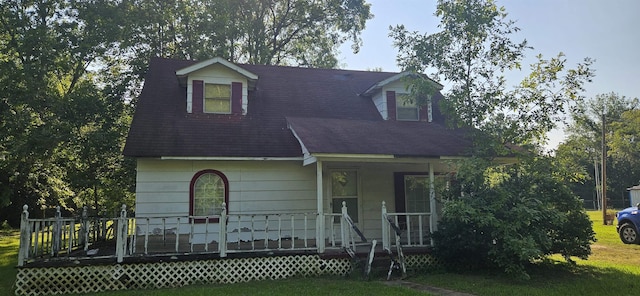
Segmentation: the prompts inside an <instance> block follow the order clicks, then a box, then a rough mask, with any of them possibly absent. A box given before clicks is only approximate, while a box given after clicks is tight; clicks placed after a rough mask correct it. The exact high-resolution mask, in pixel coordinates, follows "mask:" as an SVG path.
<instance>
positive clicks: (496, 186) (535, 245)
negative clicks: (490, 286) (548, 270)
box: [434, 157, 595, 278]
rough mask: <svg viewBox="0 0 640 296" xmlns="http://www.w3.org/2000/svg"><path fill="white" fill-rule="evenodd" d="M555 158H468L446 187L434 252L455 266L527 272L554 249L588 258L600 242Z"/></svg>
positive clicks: (565, 254)
mask: <svg viewBox="0 0 640 296" xmlns="http://www.w3.org/2000/svg"><path fill="white" fill-rule="evenodd" d="M564 176H565V174H564V172H563V171H562V170H561V169H560V168H558V167H557V166H556V165H554V163H553V162H552V159H550V158H548V157H536V158H530V159H523V160H521V161H520V162H519V163H517V164H512V165H501V166H496V165H492V164H491V162H489V161H487V160H482V159H470V160H467V161H465V162H464V163H462V164H461V167H460V169H459V172H458V174H457V175H456V176H455V180H452V181H454V182H450V184H449V186H447V187H446V188H444V189H443V190H442V195H441V196H442V198H443V203H444V204H443V215H442V219H441V221H440V223H439V224H438V231H437V232H435V233H434V242H435V254H436V256H438V257H439V258H440V259H441V260H442V262H447V263H449V265H450V266H451V267H453V268H458V269H467V268H497V269H501V270H503V271H504V272H506V273H508V274H511V275H514V276H517V277H521V278H528V274H527V272H526V268H525V267H526V265H527V264H528V263H529V262H531V261H533V260H536V259H543V258H545V257H546V256H547V255H551V254H562V255H563V256H564V257H565V258H567V259H569V258H570V256H577V257H579V258H583V259H586V258H587V257H588V256H589V254H591V248H590V245H591V243H592V242H594V241H595V233H594V232H593V229H592V227H591V221H590V220H589V217H588V216H587V214H586V212H585V211H584V209H583V208H582V203H581V202H580V200H579V199H578V198H577V197H576V196H575V195H573V193H572V192H571V190H570V189H569V188H568V187H567V186H566V185H565V184H564V183H563V177H564Z"/></svg>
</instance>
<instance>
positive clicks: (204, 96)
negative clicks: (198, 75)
mask: <svg viewBox="0 0 640 296" xmlns="http://www.w3.org/2000/svg"><path fill="white" fill-rule="evenodd" d="M207 85H223V86H227V87H229V97H228V98H227V99H228V101H229V111H226V112H209V111H207ZM221 98H222V97H220V98H217V97H214V98H209V99H214V100H216V99H218V100H221ZM202 113H206V114H231V113H233V86H232V85H231V84H226V83H210V82H203V83H202Z"/></svg>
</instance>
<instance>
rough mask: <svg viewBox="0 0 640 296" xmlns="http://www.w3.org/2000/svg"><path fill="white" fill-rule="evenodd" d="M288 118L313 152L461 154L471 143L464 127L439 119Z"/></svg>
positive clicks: (405, 155)
mask: <svg viewBox="0 0 640 296" xmlns="http://www.w3.org/2000/svg"><path fill="white" fill-rule="evenodd" d="M287 121H288V122H289V125H290V126H291V129H292V130H293V131H295V134H296V135H297V136H298V138H299V139H300V141H301V142H302V143H304V146H305V148H307V150H308V151H309V152H310V153H311V154H313V153H338V154H392V155H395V156H400V157H411V156H419V157H438V156H444V155H446V156H461V155H464V152H465V149H466V148H467V147H468V145H469V143H470V142H468V141H467V140H466V139H465V135H464V133H463V131H462V130H460V129H458V130H451V129H447V128H445V127H443V126H442V125H440V124H436V123H426V122H419V121H413V122H402V121H370V120H349V119H326V118H291V117H288V118H287Z"/></svg>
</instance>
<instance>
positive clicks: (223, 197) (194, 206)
mask: <svg viewBox="0 0 640 296" xmlns="http://www.w3.org/2000/svg"><path fill="white" fill-rule="evenodd" d="M222 203H225V204H227V207H228V204H229V181H228V180H227V177H226V176H225V175H224V174H223V173H221V172H219V171H216V170H203V171H199V172H197V173H196V174H195V175H194V176H193V178H192V179H191V185H190V187H189V215H191V216H216V215H220V213H221V212H222ZM210 221H212V222H216V221H217V219H211V220H210ZM196 222H204V220H202V221H198V220H196Z"/></svg>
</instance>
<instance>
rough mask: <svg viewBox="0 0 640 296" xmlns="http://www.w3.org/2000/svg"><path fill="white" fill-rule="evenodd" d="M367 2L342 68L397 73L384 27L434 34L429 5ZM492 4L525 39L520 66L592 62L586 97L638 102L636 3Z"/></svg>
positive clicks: (554, 0)
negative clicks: (359, 42) (366, 17)
mask: <svg viewBox="0 0 640 296" xmlns="http://www.w3.org/2000/svg"><path fill="white" fill-rule="evenodd" d="M368 2H369V3H371V10H372V12H373V14H374V15H375V17H374V18H373V19H372V20H370V21H369V22H368V23H367V27H366V29H365V31H364V32H363V33H362V39H363V41H364V45H363V46H362V48H361V50H360V52H359V53H358V54H353V53H352V52H351V49H350V44H345V45H344V46H343V47H342V48H341V54H340V64H341V67H342V68H345V69H352V70H367V69H373V68H378V67H379V68H382V70H384V71H399V68H398V66H397V65H396V53H397V51H396V49H395V48H394V47H393V40H392V39H391V38H389V37H388V34H389V26H390V25H391V26H395V25H398V24H403V25H405V27H406V28H407V29H408V30H409V31H419V32H421V33H423V34H424V33H434V32H437V31H438V28H437V25H438V23H439V19H438V18H436V17H435V16H434V15H433V13H434V11H435V6H436V1H435V0H422V1H418V0H393V1H390V0H368ZM498 5H502V6H504V7H505V8H506V10H507V13H508V14H509V16H508V18H509V19H512V20H515V21H516V26H518V27H520V29H521V30H522V31H520V32H519V34H518V35H516V36H515V37H514V39H515V40H516V41H517V40H521V39H523V38H524V39H527V41H528V42H529V45H530V46H532V47H534V49H533V50H531V51H529V52H528V53H527V60H525V65H527V64H529V63H530V62H533V61H534V60H535V59H534V57H535V56H536V55H537V54H539V53H540V54H542V55H543V56H544V57H547V58H550V57H553V56H555V55H556V54H557V53H558V52H563V53H565V54H566V58H567V61H568V65H569V66H570V67H573V66H574V65H575V64H576V63H578V62H580V61H582V60H583V59H584V58H585V57H590V58H593V59H595V64H594V66H593V67H594V68H595V69H596V77H595V78H594V80H593V82H592V83H590V84H588V85H587V87H586V92H585V95H586V96H587V97H593V96H595V95H596V94H601V93H609V92H617V93H619V94H620V95H624V96H627V97H640V54H639V53H640V1H638V0H609V1H605V0H511V1H505V0H502V1H500V0H498ZM525 69H526V68H525ZM523 75H524V73H520V74H518V73H515V74H512V77H517V78H518V79H514V82H513V83H514V84H515V83H517V82H518V81H517V80H519V79H520V78H521V77H522V76H523ZM444 84H445V85H446V82H444ZM550 136H551V141H550V143H549V144H550V146H551V147H555V146H556V145H557V143H558V142H560V141H562V140H563V138H564V135H563V133H562V132H561V131H555V132H553V133H552V134H551V135H550Z"/></svg>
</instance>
